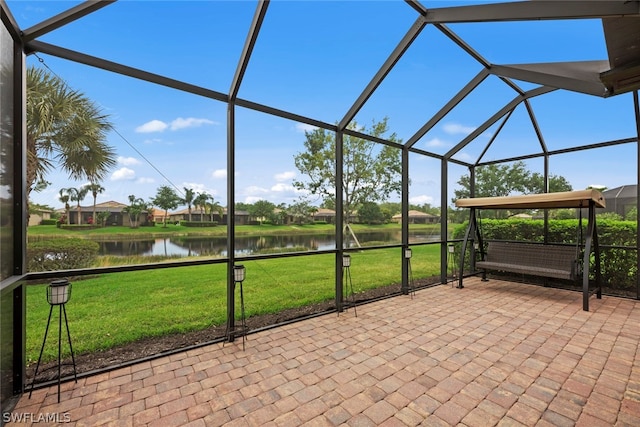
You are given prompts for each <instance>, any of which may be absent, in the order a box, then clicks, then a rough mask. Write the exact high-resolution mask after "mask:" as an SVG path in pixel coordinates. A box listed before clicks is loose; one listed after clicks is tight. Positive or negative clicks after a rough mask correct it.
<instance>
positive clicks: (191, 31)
mask: <svg viewBox="0 0 640 427" xmlns="http://www.w3.org/2000/svg"><path fill="white" fill-rule="evenodd" d="M78 3H79V2H56V1H46V2H45V1H7V4H8V5H9V8H10V9H11V11H12V13H13V14H14V17H15V18H16V20H17V22H18V23H19V25H20V26H21V28H22V29H27V28H29V27H30V26H32V25H34V24H36V23H38V22H40V21H42V20H44V19H47V18H49V17H51V16H53V15H55V14H57V13H59V12H61V11H63V10H65V9H67V8H69V7H72V6H74V5H76V4H78ZM475 3H477V2H470V1H467V2H464V1H457V2H453V1H424V2H423V4H424V5H425V6H427V7H444V6H452V5H459V4H475ZM255 7H256V4H255V2H253V1H227V2H223V1H194V2H190V1H158V2H156V1H127V0H121V1H119V2H116V3H115V4H113V5H110V6H108V7H105V8H103V9H101V10H99V11H97V12H95V13H93V14H92V15H90V16H88V17H85V18H83V19H81V20H79V21H77V22H74V23H72V24H70V25H67V26H66V27H63V28H61V29H58V30H56V31H54V32H52V33H50V34H47V35H45V36H43V37H42V38H41V39H40V40H42V41H45V42H48V43H51V44H55V45H59V46H62V47H65V48H68V49H72V50H76V51H79V52H82V53H86V54H89V55H94V56H97V57H100V58H103V59H107V60H111V61H115V62H120V63H123V64H125V65H129V66H132V67H136V68H140V69H142V70H145V71H149V72H153V73H157V74H160V75H163V76H167V77H171V78H175V79H180V80H184V81H186V82H188V83H193V84H196V85H201V86H204V87H207V88H210V89H213V90H216V91H220V92H227V91H228V89H229V87H230V85H231V81H232V78H233V75H234V73H235V69H236V64H237V62H238V59H239V58H240V54H241V51H242V47H243V45H244V42H245V38H246V33H247V30H248V29H249V26H250V24H251V20H252V18H253V14H254V11H255ZM416 19H417V13H416V11H415V10H413V9H412V8H411V7H409V6H408V5H407V4H406V3H405V2H403V1H399V0H394V1H324V2H317V1H278V0H276V1H273V2H272V3H271V4H270V6H269V9H268V11H267V14H266V18H265V22H264V25H263V27H262V31H261V33H260V35H259V38H258V41H257V44H256V47H255V50H254V52H253V56H252V58H251V62H250V63H249V67H248V70H247V72H246V74H245V77H244V80H243V83H242V86H241V88H240V91H239V97H240V98H243V99H247V100H250V101H254V102H257V103H261V104H265V105H267V106H270V107H274V108H278V109H282V110H286V111H289V112H293V113H297V114H301V115H303V116H308V117H311V118H314V119H318V120H321V121H324V122H327V123H335V122H337V121H339V120H341V119H342V117H343V116H344V114H345V113H346V112H347V111H348V110H349V108H350V107H351V105H352V104H353V102H354V101H355V100H356V99H357V97H358V96H359V95H360V93H361V92H362V90H363V89H364V88H365V86H366V85H367V84H368V82H369V81H370V80H371V78H372V77H373V76H374V75H375V73H376V72H377V70H378V69H379V68H380V66H381V65H382V64H383V63H384V61H385V60H386V58H387V57H388V56H389V54H390V53H391V52H392V51H393V49H394V48H395V47H396V45H397V44H398V42H399V41H400V40H401V39H402V37H403V36H404V35H405V33H406V32H407V31H408V30H409V28H410V27H411V25H412V24H413V23H414V22H415V20H416ZM449 28H450V29H451V30H452V31H454V32H455V33H456V34H458V35H459V36H460V37H462V38H463V39H464V40H465V41H466V42H467V43H468V44H469V45H470V46H471V47H472V48H474V49H475V50H476V51H477V52H478V53H480V54H481V55H482V56H483V57H484V58H485V59H487V60H488V61H489V62H491V63H496V64H517V63H532V62H552V61H581V60H600V59H606V58H607V56H606V45H605V42H604V37H603V34H602V25H601V22H600V21H599V20H582V21H574V22H565V21H555V22H543V21H536V22H528V23H522V22H520V23H491V24H488V23H483V24H464V25H462V24H452V25H450V26H449ZM39 57H40V58H41V59H42V60H43V61H44V62H43V63H44V64H46V66H48V67H49V68H50V69H51V70H52V71H53V72H54V73H55V74H57V75H58V76H60V77H61V78H63V79H64V80H66V81H67V82H68V83H69V84H70V85H71V86H72V87H73V88H75V89H78V90H80V91H82V92H83V93H85V94H86V95H87V96H88V97H90V98H91V99H93V100H94V101H95V102H96V103H97V104H98V105H99V106H100V107H101V108H102V109H103V111H104V112H105V113H107V114H109V116H110V118H111V120H112V122H113V123H114V125H115V129H116V130H117V133H116V132H113V133H111V134H109V137H108V142H109V144H111V145H113V146H114V147H115V149H116V150H117V155H118V165H117V166H116V168H114V169H113V170H112V171H111V172H110V174H109V176H108V178H107V179H106V180H105V181H104V182H103V183H102V185H103V187H105V189H106V191H105V192H104V193H103V194H100V195H99V196H98V202H104V201H108V200H115V201H120V202H127V197H128V195H130V194H133V195H135V196H136V197H141V198H144V199H150V198H152V197H153V196H154V195H155V193H156V190H157V188H158V187H159V186H161V185H175V186H176V187H177V188H178V189H179V190H182V189H183V188H184V187H187V188H193V189H194V190H196V191H197V192H203V191H206V192H208V193H209V194H212V195H214V197H215V198H216V200H217V201H218V202H220V203H221V204H222V205H226V176H227V171H226V133H227V130H226V114H227V113H226V105H225V104H223V103H220V102H217V101H212V100H209V99H205V98H201V97H197V96H194V95H189V94H185V93H181V92H179V91H175V90H173V89H169V88H165V87H160V86H157V85H153V84H150V83H147V82H143V81H137V80H134V79H130V78H125V77H123V76H120V75H117V74H112V73H108V72H106V71H102V70H98V69H94V68H91V67H87V66H84V65H80V64H75V63H71V62H68V61H65V60H61V59H58V58H55V57H52V56H49V55H44V54H39ZM27 62H28V64H30V65H38V66H42V64H41V63H40V62H39V60H38V58H36V57H34V56H30V57H28V59H27ZM480 70H481V66H480V65H479V64H478V63H477V62H476V61H475V60H473V59H471V58H470V57H469V56H468V55H466V54H465V53H464V52H463V51H462V50H461V49H460V48H459V47H458V46H456V45H455V44H454V43H453V42H451V41H450V40H449V39H448V38H446V37H445V36H444V35H443V34H442V33H441V32H439V31H438V30H437V29H436V28H434V27H432V26H427V27H426V28H425V29H424V30H423V31H422V33H421V34H420V35H419V37H418V38H417V39H416V40H415V42H414V43H413V44H412V46H411V47H410V48H409V50H408V51H407V52H406V53H405V55H404V56H403V57H402V58H401V59H400V61H399V62H398V63H397V64H396V66H395V67H394V69H393V70H392V71H391V73H390V74H389V75H388V76H387V77H386V78H385V80H384V81H383V82H382V84H381V85H380V87H379V88H378V89H377V90H376V92H375V93H374V94H373V96H372V97H371V98H370V99H369V101H368V102H367V103H366V104H365V106H364V108H363V109H362V110H361V111H360V112H359V113H358V114H357V116H356V120H357V121H358V123H360V124H367V125H368V124H370V123H371V122H372V121H374V120H380V119H382V118H383V117H388V119H389V125H390V129H391V131H392V132H395V133H396V134H397V135H398V137H399V138H401V139H402V140H403V141H406V140H407V139H409V138H410V137H411V136H412V135H413V134H414V133H415V132H416V131H417V130H418V129H419V128H420V127H421V126H422V125H423V124H424V123H425V122H426V121H427V120H428V119H429V118H430V117H431V116H432V115H433V114H434V113H435V112H437V111H438V110H439V109H440V108H441V107H442V106H443V105H444V104H445V103H446V102H447V101H448V100H449V99H450V98H451V97H452V96H453V95H455V94H456V93H457V92H458V91H459V90H460V89H461V88H462V87H463V86H464V85H465V84H466V83H467V82H468V81H469V80H471V79H472V78H473V77H474V76H475V75H476V74H477V73H478V72H479V71H480ZM517 84H519V85H520V86H521V87H522V88H524V89H530V88H532V87H534V86H533V85H531V84H529V83H526V82H517ZM514 96H515V93H514V92H513V91H512V90H510V89H509V88H507V86H506V85H504V84H503V83H502V82H501V81H499V80H498V79H497V78H494V77H490V78H488V79H487V80H485V82H483V84H482V85H481V86H480V87H479V88H478V89H477V90H476V91H474V93H472V95H470V96H469V97H468V98H467V99H465V100H464V101H463V102H462V103H461V104H460V105H459V106H458V107H457V108H456V109H455V110H454V111H453V112H452V113H451V114H450V115H448V116H447V117H446V118H445V119H444V120H442V121H441V122H440V123H439V124H438V125H437V126H436V127H435V128H434V129H433V130H432V131H430V132H429V133H428V134H427V135H425V136H424V137H423V138H422V139H421V140H420V141H419V142H418V143H417V144H416V147H418V148H420V149H423V150H426V151H431V152H434V153H437V154H444V153H445V152H447V151H448V150H449V149H450V148H451V147H453V146H454V145H455V144H457V143H458V142H459V141H460V140H461V139H463V138H464V137H465V136H466V135H467V134H468V133H469V132H471V131H473V129H475V128H476V127H477V126H479V125H480V124H482V123H483V122H484V121H485V120H486V119H488V118H489V117H490V116H491V115H493V114H494V113H495V112H496V111H497V110H498V109H500V108H501V107H502V106H504V105H505V104H506V103H508V102H509V101H510V100H511V99H512V98H513V97H514ZM531 104H532V106H533V108H534V111H535V114H536V119H537V121H538V123H539V125H540V127H541V129H542V132H543V135H544V138H545V142H546V144H547V146H548V147H549V149H551V150H553V149H559V148H566V147H570V146H574V145H582V144H592V143H599V142H603V141H610V140H616V139H621V138H628V137H633V136H635V134H634V132H635V124H634V121H633V100H632V97H631V95H630V94H626V95H621V96H617V97H613V98H609V99H601V98H597V97H593V96H588V95H582V94H577V93H571V92H564V91H556V92H553V93H551V94H548V95H544V96H541V97H538V98H534V99H533V100H532V101H531ZM236 119H237V128H236V145H237V149H238V151H237V155H236V158H237V160H236V161H237V170H236V201H239V202H249V203H252V202H255V201H256V200H259V199H266V200H269V201H271V202H273V203H276V204H278V203H285V204H291V203H294V202H295V201H297V200H298V198H299V197H300V196H301V195H302V194H301V193H299V192H297V191H296V190H295V189H294V188H293V187H292V182H293V181H294V180H296V179H301V178H302V177H301V176H300V175H299V172H298V171H297V169H296V168H295V166H294V163H293V157H294V156H295V155H296V154H297V153H299V152H301V151H302V150H303V149H304V147H303V142H304V140H305V137H304V130H305V129H307V130H308V129H309V128H308V127H307V126H306V125H302V124H301V123H296V122H292V121H289V120H284V119H280V118H277V117H272V116H269V115H265V114H262V113H258V112H255V111H251V110H246V109H242V108H238V110H237V116H236ZM496 127H497V125H496V126H494V127H493V128H491V129H490V130H489V131H488V132H485V134H484V135H482V136H481V137H479V138H478V139H477V140H476V141H474V142H473V143H472V144H470V145H469V146H468V147H467V148H465V149H464V150H463V151H462V152H460V153H459V154H457V155H456V158H458V159H460V160H466V161H469V160H472V159H475V158H477V157H478V156H479V155H480V153H481V152H482V150H483V148H484V145H485V144H486V143H487V141H489V139H490V138H491V136H492V134H493V131H495V128H496ZM538 151H539V145H538V143H537V139H536V136H535V133H534V131H533V128H532V126H531V124H530V121H529V120H528V116H527V114H526V110H525V109H524V106H521V107H519V108H518V109H517V110H516V111H515V112H514V113H513V115H512V117H511V119H510V120H509V122H508V123H507V125H506V126H505V127H504V129H503V131H502V132H501V133H500V135H499V137H498V138H497V139H496V141H495V142H494V143H493V145H492V146H491V148H490V149H489V150H488V151H487V153H486V154H485V156H484V159H485V160H490V159H499V158H504V157H509V156H517V155H523V154H530V153H533V152H538ZM636 158H637V154H636V147H635V146H634V145H633V144H627V145H622V146H617V147H612V148H606V149H600V150H592V151H591V152H581V153H573V154H571V155H563V156H557V157H556V158H552V160H551V162H550V165H551V173H553V174H556V175H562V176H564V177H566V178H567V179H568V180H569V182H570V183H571V184H572V186H573V187H574V189H582V188H585V187H586V186H588V185H592V184H598V185H605V186H607V187H608V188H613V187H617V186H620V185H625V184H635V183H636V176H637V172H636ZM528 165H529V168H530V169H531V170H532V171H534V172H542V167H543V166H542V161H541V160H532V161H529V162H528ZM410 168H411V169H410V173H411V187H410V201H411V202H412V203H417V204H422V203H431V204H433V205H438V204H439V201H440V169H439V168H440V165H439V162H437V161H435V160H433V159H429V158H423V157H422V156H419V155H416V154H413V155H411V157H410ZM466 172H467V171H466V170H465V168H462V167H458V166H454V165H452V166H451V167H450V173H451V176H450V180H449V183H450V189H449V193H450V194H449V195H448V199H451V197H453V190H454V189H455V188H456V184H455V183H456V182H457V180H458V179H459V177H460V175H461V174H463V173H466ZM48 179H49V181H51V182H52V186H51V187H50V188H49V189H47V190H45V191H43V192H41V193H36V194H32V200H33V201H35V202H37V203H43V204H48V205H50V206H54V207H56V208H57V207H60V206H61V204H60V203H59V201H58V200H57V194H58V191H59V190H60V188H64V187H78V186H80V185H82V184H84V183H83V182H75V181H70V180H69V179H68V177H66V176H65V175H63V174H61V173H59V172H56V171H53V172H52V173H51V174H50V175H49V176H48ZM394 199H395V200H398V197H394ZM311 201H312V202H318V200H316V199H311ZM83 204H84V205H90V204H91V200H90V197H88V198H87V199H86V200H85V201H84V202H83Z"/></svg>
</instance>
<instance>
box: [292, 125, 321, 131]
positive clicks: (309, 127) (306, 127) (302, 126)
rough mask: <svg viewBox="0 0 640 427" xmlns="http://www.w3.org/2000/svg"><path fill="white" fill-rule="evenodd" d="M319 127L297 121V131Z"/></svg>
mask: <svg viewBox="0 0 640 427" xmlns="http://www.w3.org/2000/svg"><path fill="white" fill-rule="evenodd" d="M316 129H318V128H317V127H316V126H311V125H308V124H306V123H296V132H300V133H305V132H311V131H313V130H316Z"/></svg>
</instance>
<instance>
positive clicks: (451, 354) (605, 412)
mask: <svg viewBox="0 0 640 427" xmlns="http://www.w3.org/2000/svg"><path fill="white" fill-rule="evenodd" d="M465 286H466V287H465V288H464V289H456V288H452V287H451V286H449V285H442V286H438V287H434V288H430V289H424V290H420V291H418V292H417V293H416V295H415V296H414V297H413V298H411V297H410V296H400V297H394V298H391V299H387V300H383V301H379V302H375V303H371V304H367V305H362V306H359V307H358V310H357V311H358V313H357V314H358V315H357V317H355V316H354V312H353V309H350V310H349V311H347V312H345V313H341V314H340V316H337V315H336V314H335V313H334V314H330V315H325V316H322V317H318V318H313V319H309V320H305V321H301V322H298V323H294V324H290V325H287V326H283V327H279V328H276V329H272V330H268V331H262V332H260V333H257V334H253V335H250V336H249V339H248V340H247V343H246V344H247V345H246V350H245V351H243V350H242V340H237V341H236V342H234V343H231V344H229V343H227V344H226V345H224V346H223V345H222V344H215V345H210V346H207V347H203V348H200V349H197V350H192V351H186V352H184V353H179V354H176V355H173V356H169V357H163V358H160V359H157V360H154V361H150V362H144V363H140V364H136V365H133V366H131V367H127V368H122V369H118V370H115V371H112V372H110V373H104V374H99V375H96V376H92V377H87V378H83V379H80V380H79V381H78V383H77V384H76V383H73V382H70V383H65V384H63V393H62V401H61V403H59V404H58V403H57V387H56V386H53V387H51V388H47V389H41V390H36V391H34V393H33V396H32V398H31V399H28V398H27V396H26V395H25V396H23V397H22V398H21V399H20V401H19V402H18V405H17V407H16V409H15V411H14V416H16V414H17V415H20V414H22V415H25V414H31V415H32V416H34V417H37V416H38V414H45V415H47V414H49V415H50V414H58V416H59V419H60V420H62V421H65V420H66V419H65V418H63V417H67V418H68V419H69V421H70V423H69V424H65V425H75V426H96V425H101V424H106V425H123V426H127V425H129V426H142V425H149V426H162V427H166V426H171V425H189V426H218V425H228V426H299V425H305V424H306V425H314V426H340V425H350V426H415V425H425V426H439V425H443V426H445V425H462V426H491V425H509V426H519V425H524V426H573V425H578V426H589V427H594V426H596V427H597V426H612V425H616V426H640V353H639V351H638V343H639V341H640V302H639V301H634V300H627V299H620V298H613V297H607V296H604V297H603V299H602V300H596V299H595V298H592V299H591V311H590V312H584V311H582V294H580V293H574V292H569V291H562V290H556V289H550V288H542V287H537V286H532V285H525V284H514V283H509V282H504V281H499V280H491V281H490V282H481V281H479V279H476V278H472V279H469V280H467V281H466V282H465ZM34 425H44V424H41V423H37V424H36V423H34Z"/></svg>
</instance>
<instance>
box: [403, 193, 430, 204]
mask: <svg viewBox="0 0 640 427" xmlns="http://www.w3.org/2000/svg"><path fill="white" fill-rule="evenodd" d="M409 203H411V204H412V205H424V204H425V203H429V204H433V197H431V196H427V195H424V194H423V195H421V196H415V197H409Z"/></svg>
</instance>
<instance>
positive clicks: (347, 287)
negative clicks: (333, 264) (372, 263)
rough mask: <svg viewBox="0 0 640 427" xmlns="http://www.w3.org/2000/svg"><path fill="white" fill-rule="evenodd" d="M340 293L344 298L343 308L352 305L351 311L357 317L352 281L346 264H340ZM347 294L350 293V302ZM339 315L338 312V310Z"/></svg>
mask: <svg viewBox="0 0 640 427" xmlns="http://www.w3.org/2000/svg"><path fill="white" fill-rule="evenodd" d="M342 284H343V285H342V295H343V298H344V300H345V304H344V306H345V308H347V309H348V308H349V307H350V306H353V312H354V313H355V315H356V317H358V310H356V294H355V292H353V282H352V281H351V269H350V267H349V266H347V265H343V266H342ZM349 294H351V302H349V301H348V300H349ZM338 315H340V312H338Z"/></svg>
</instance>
